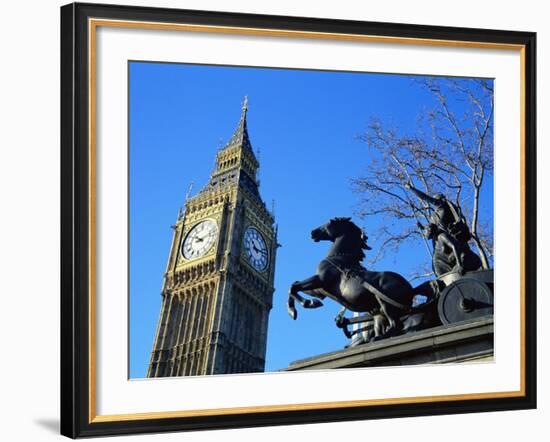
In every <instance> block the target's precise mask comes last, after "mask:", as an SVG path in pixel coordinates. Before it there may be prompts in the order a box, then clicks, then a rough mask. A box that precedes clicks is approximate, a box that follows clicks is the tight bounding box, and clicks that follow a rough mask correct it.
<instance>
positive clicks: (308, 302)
mask: <svg viewBox="0 0 550 442" xmlns="http://www.w3.org/2000/svg"><path fill="white" fill-rule="evenodd" d="M321 286H322V283H321V280H320V279H319V277H318V276H317V275H315V276H312V277H311V278H307V279H304V280H303V281H296V282H294V283H293V284H292V285H291V286H290V290H289V292H288V304H287V307H288V313H289V315H290V317H291V318H292V319H296V318H297V317H298V312H297V311H296V307H295V301H298V302H299V303H300V305H301V306H302V307H304V308H318V307H321V306H322V305H323V303H322V302H321V301H320V300H319V299H306V298H304V297H303V296H301V295H300V294H298V292H305V291H310V290H315V289H318V288H320V287H321ZM313 296H315V295H313Z"/></svg>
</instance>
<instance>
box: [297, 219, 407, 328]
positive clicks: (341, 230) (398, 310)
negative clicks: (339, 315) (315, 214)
mask: <svg viewBox="0 0 550 442" xmlns="http://www.w3.org/2000/svg"><path fill="white" fill-rule="evenodd" d="M311 238H312V239H313V241H315V242H318V241H331V242H333V245H332V247H331V248H330V250H329V252H328V254H327V256H326V257H325V259H323V260H322V261H321V262H320V263H319V265H318V266H317V273H316V274H315V275H313V276H312V277H310V278H307V279H304V280H303V281H296V282H294V283H293V284H292V286H291V287H290V290H289V297H288V312H289V314H290V316H291V317H292V318H293V319H296V318H297V316H298V313H297V311H296V308H295V301H298V302H299V303H300V305H302V307H304V308H317V307H321V306H322V305H323V303H322V302H321V301H320V300H319V299H324V298H325V297H327V296H328V297H329V298H331V299H333V300H334V301H336V302H337V303H339V304H341V305H343V306H344V307H346V308H347V309H349V310H351V311H354V312H368V313H370V314H371V315H373V318H374V320H375V324H374V331H375V337H378V338H382V337H386V336H392V335H395V334H397V333H399V332H400V331H401V327H402V324H401V321H400V319H399V318H400V317H401V316H402V315H404V314H405V313H407V311H408V310H409V309H410V307H411V304H412V299H413V297H414V295H415V291H414V289H413V288H412V286H411V285H410V284H409V282H408V281H407V280H406V279H405V278H404V277H403V276H401V275H399V274H398V273H394V272H372V271H369V270H366V269H365V268H364V267H363V266H361V264H360V262H361V260H362V259H363V258H364V257H365V254H364V253H363V250H370V247H369V246H368V245H367V237H366V236H365V234H364V233H363V231H362V230H361V229H360V228H359V227H357V226H356V225H355V224H354V223H353V222H352V221H351V218H332V219H331V220H330V221H329V222H328V223H327V224H325V225H322V226H321V227H318V228H316V229H314V230H313V231H312V232H311ZM298 292H302V293H305V294H307V295H311V296H313V297H314V298H312V299H305V298H304V297H302V296H301V295H300V294H299V293H298Z"/></svg>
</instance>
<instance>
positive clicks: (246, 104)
mask: <svg viewBox="0 0 550 442" xmlns="http://www.w3.org/2000/svg"><path fill="white" fill-rule="evenodd" d="M247 110H248V95H245V96H244V100H243V107H242V111H243V114H246V111H247Z"/></svg>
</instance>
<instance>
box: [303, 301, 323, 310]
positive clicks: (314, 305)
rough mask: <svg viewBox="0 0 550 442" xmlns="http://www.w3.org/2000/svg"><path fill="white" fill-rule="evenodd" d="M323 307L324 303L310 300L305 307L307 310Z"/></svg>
mask: <svg viewBox="0 0 550 442" xmlns="http://www.w3.org/2000/svg"><path fill="white" fill-rule="evenodd" d="M322 306H323V303H322V302H321V301H319V300H318V299H308V300H307V301H306V303H305V305H304V307H305V308H319V307H322Z"/></svg>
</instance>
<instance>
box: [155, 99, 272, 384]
mask: <svg viewBox="0 0 550 442" xmlns="http://www.w3.org/2000/svg"><path fill="white" fill-rule="evenodd" d="M246 114H247V99H246V98H245V102H244V104H243V108H242V114H241V118H240V121H239V123H238V125H237V128H236V130H235V132H234V133H233V136H232V137H231V139H230V140H229V142H228V143H227V144H226V145H225V147H224V148H223V149H221V150H219V151H218V152H217V154H216V165H215V168H214V170H213V172H212V174H211V176H210V180H209V182H208V184H207V185H206V186H205V187H204V188H203V189H202V190H201V191H200V192H199V193H198V194H197V195H196V196H194V197H192V198H188V199H187V201H186V205H185V208H184V210H183V211H180V213H179V214H178V218H177V221H176V224H175V225H174V226H173V229H174V235H173V240H172V246H171V249H170V253H169V258H168V264H167V269H166V273H165V275H164V282H163V288H162V293H161V296H162V307H161V312H160V317H159V322H158V326H157V332H156V337H155V342H154V345H153V351H152V354H151V359H150V363H149V369H148V372H147V376H148V377H165V376H193V375H209V374H223V373H252V372H262V371H264V367H265V354H266V343H267V326H268V318H269V311H270V310H271V306H272V300H273V292H274V287H273V279H274V271H275V255H276V250H277V228H276V226H275V220H274V217H273V214H272V213H271V212H270V211H268V210H267V208H266V205H265V204H264V202H263V201H262V199H261V196H260V193H259V190H258V186H259V182H258V178H257V170H258V167H259V163H258V159H257V158H256V156H255V155H254V152H253V150H252V146H251V143H250V139H249V135H248V129H247V121H246Z"/></svg>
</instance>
